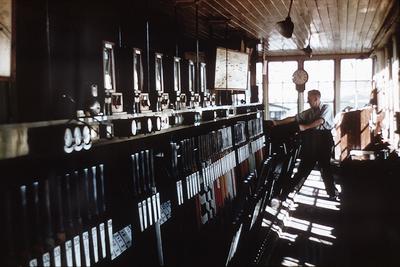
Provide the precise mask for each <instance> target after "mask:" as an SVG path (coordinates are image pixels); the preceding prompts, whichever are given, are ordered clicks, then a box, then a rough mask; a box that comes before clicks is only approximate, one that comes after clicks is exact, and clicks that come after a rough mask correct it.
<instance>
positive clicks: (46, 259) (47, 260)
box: [42, 252, 50, 267]
mask: <svg viewBox="0 0 400 267" xmlns="http://www.w3.org/2000/svg"><path fill="white" fill-rule="evenodd" d="M42 261H43V267H50V253H49V252H46V253H44V254H43V256H42Z"/></svg>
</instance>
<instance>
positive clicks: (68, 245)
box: [65, 240, 74, 267]
mask: <svg viewBox="0 0 400 267" xmlns="http://www.w3.org/2000/svg"><path fill="white" fill-rule="evenodd" d="M65 259H66V261H67V262H66V263H67V266H68V267H72V266H74V261H73V257H72V242H71V240H68V241H66V242H65Z"/></svg>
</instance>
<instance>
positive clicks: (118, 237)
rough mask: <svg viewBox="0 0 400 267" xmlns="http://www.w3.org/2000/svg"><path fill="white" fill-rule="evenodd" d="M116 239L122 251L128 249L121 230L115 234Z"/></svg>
mask: <svg viewBox="0 0 400 267" xmlns="http://www.w3.org/2000/svg"><path fill="white" fill-rule="evenodd" d="M114 239H115V241H116V242H117V244H118V246H119V248H120V249H121V253H122V252H124V251H125V250H126V249H127V247H126V244H125V242H124V240H123V239H122V237H121V235H120V232H117V233H115V234H114Z"/></svg>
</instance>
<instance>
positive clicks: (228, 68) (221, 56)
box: [214, 47, 249, 90]
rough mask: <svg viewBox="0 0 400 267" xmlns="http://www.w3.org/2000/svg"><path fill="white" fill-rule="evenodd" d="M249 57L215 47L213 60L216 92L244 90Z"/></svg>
mask: <svg viewBox="0 0 400 267" xmlns="http://www.w3.org/2000/svg"><path fill="white" fill-rule="evenodd" d="M248 68H249V55H248V54H246V53H242V52H237V51H234V50H230V49H226V48H222V47H217V53H216V59H215V80H214V88H215V89H216V90H246V89H247V78H248V77H247V71H248Z"/></svg>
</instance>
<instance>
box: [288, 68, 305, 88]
mask: <svg viewBox="0 0 400 267" xmlns="http://www.w3.org/2000/svg"><path fill="white" fill-rule="evenodd" d="M292 81H293V82H294V83H295V84H297V85H302V84H305V83H306V82H307V81H308V73H307V72H306V71H305V70H303V69H298V70H296V71H295V72H294V73H293V76H292Z"/></svg>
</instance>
